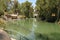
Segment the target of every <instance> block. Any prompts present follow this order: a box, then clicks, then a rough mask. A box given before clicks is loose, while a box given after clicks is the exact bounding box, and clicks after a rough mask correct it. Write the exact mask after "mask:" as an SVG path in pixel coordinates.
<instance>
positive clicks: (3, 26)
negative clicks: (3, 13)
mask: <svg viewBox="0 0 60 40" xmlns="http://www.w3.org/2000/svg"><path fill="white" fill-rule="evenodd" d="M5 26H6V22H5V21H4V20H3V19H2V18H0V28H5Z"/></svg>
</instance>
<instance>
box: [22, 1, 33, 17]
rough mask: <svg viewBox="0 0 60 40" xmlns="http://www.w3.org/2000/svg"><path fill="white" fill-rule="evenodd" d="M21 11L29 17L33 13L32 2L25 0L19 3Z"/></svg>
mask: <svg viewBox="0 0 60 40" xmlns="http://www.w3.org/2000/svg"><path fill="white" fill-rule="evenodd" d="M21 12H22V13H23V14H24V15H25V16H26V17H28V18H29V17H31V16H32V15H33V7H32V3H30V2H28V1H26V2H24V3H22V4H21Z"/></svg>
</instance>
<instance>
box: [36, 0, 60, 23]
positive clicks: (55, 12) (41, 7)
mask: <svg viewBox="0 0 60 40" xmlns="http://www.w3.org/2000/svg"><path fill="white" fill-rule="evenodd" d="M36 11H38V14H39V17H40V18H41V20H46V21H49V22H50V21H51V22H55V21H58V20H59V18H60V0H37V1H36Z"/></svg>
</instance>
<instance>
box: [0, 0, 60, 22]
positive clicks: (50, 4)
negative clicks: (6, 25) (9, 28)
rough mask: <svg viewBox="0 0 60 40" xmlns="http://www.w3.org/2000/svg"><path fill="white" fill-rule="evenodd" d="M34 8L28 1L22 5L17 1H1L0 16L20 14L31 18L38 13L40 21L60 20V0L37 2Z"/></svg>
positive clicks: (41, 0) (38, 0)
mask: <svg viewBox="0 0 60 40" xmlns="http://www.w3.org/2000/svg"><path fill="white" fill-rule="evenodd" d="M33 8H34V7H33V6H32V3H31V2H28V1H26V2H23V3H21V4H20V3H19V2H18V1H17V0H14V1H12V0H1V1H0V16H1V15H3V14H4V12H7V13H8V14H10V13H14V14H17V13H18V14H19V15H25V16H26V17H28V18H31V17H33V14H34V13H36V14H38V17H39V19H41V20H45V21H49V22H50V21H52V22H55V21H59V19H60V0H36V6H35V9H33ZM34 10H35V11H34Z"/></svg>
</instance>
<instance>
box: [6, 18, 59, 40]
mask: <svg viewBox="0 0 60 40" xmlns="http://www.w3.org/2000/svg"><path fill="white" fill-rule="evenodd" d="M6 26H7V27H6V30H8V31H9V32H8V33H9V35H10V36H11V37H13V38H15V39H17V40H60V25H59V24H57V23H48V22H44V21H37V20H36V19H35V18H31V19H19V20H12V21H8V22H7V24H6Z"/></svg>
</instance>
